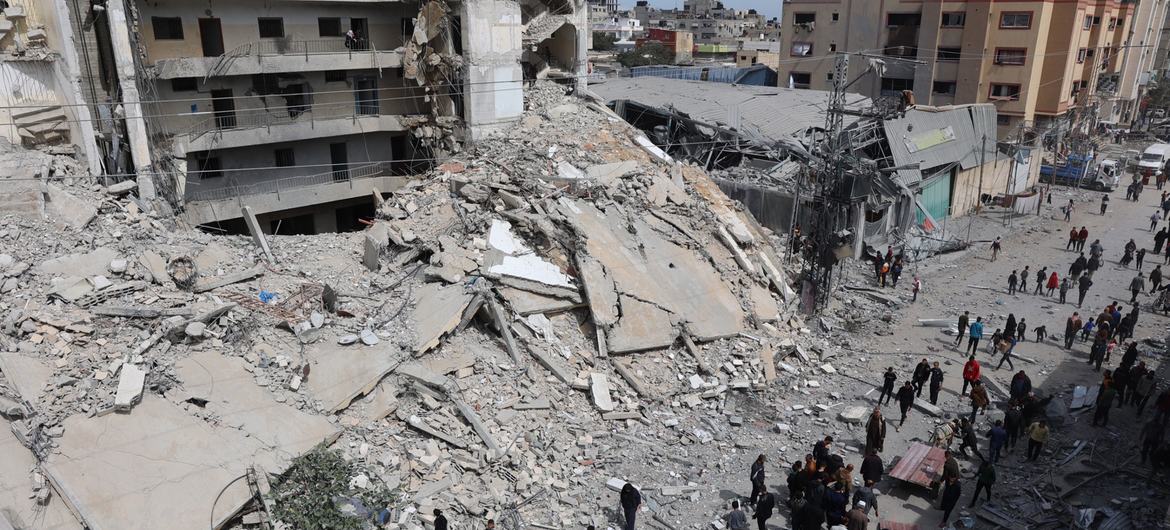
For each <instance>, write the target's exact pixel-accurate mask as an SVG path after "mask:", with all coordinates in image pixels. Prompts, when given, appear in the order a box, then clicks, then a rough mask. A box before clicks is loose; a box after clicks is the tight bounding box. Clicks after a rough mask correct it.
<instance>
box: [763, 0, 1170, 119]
mask: <svg viewBox="0 0 1170 530" xmlns="http://www.w3.org/2000/svg"><path fill="white" fill-rule="evenodd" d="M1148 1H1159V2H1160V1H1162V0H1148ZM1137 7H1138V6H1137V2H1132V1H1121V2H1119V1H1118V0H1045V1H1021V2H1004V1H987V0H983V1H972V2H945V1H937V0H934V1H932V0H919V1H910V0H887V1H884V2H877V1H873V0H787V1H786V2H785V7H784V20H783V29H782V30H781V35H782V38H783V42H782V46H781V55H782V58H781V64H780V69H779V71H778V74H779V82H780V84H781V85H786V86H789V87H793V88H814V89H821V90H828V89H831V88H832V85H833V79H832V76H833V61H834V55H835V52H837V51H849V52H861V53H866V54H869V55H872V56H873V57H874V58H876V59H875V60H872V61H871V60H865V59H862V58H857V57H855V58H854V60H851V61H850V70H849V77H850V80H854V79H856V78H858V77H861V76H862V74H864V77H862V78H861V79H860V80H858V81H856V82H855V83H854V84H853V86H852V87H851V88H850V90H852V91H857V92H860V93H862V94H865V95H867V96H870V97H874V98H876V97H879V96H882V95H896V94H899V93H900V92H901V91H903V90H912V91H913V92H914V96H915V101H916V102H917V103H919V104H929V105H950V104H966V103H994V104H995V106H996V110H997V124H998V125H999V130H1000V137H1001V138H1006V137H1009V136H1011V135H1012V133H1013V129H1015V127H1016V126H1017V125H1019V124H1020V123H1021V122H1029V123H1032V124H1034V125H1036V126H1038V127H1043V126H1045V125H1047V124H1049V123H1051V122H1052V121H1053V120H1054V119H1056V118H1059V117H1062V116H1065V115H1066V114H1067V113H1069V112H1070V111H1071V110H1074V109H1077V108H1078V107H1086V106H1089V105H1093V104H1096V103H1097V102H1096V101H1095V94H1094V91H1095V87H1097V83H1098V81H1099V79H1101V78H1102V77H1106V76H1115V75H1117V74H1119V73H1120V72H1121V70H1122V67H1123V63H1124V62H1125V61H1126V59H1127V58H1126V57H1123V54H1127V53H1131V50H1134V49H1137V48H1130V47H1126V35H1127V34H1128V33H1129V27H1130V25H1131V23H1132V22H1133V18H1134V13H1135V11H1136V10H1137ZM907 59H908V60H907ZM909 60H913V61H914V62H911V61H909ZM881 63H884V64H881ZM875 64H876V68H875ZM871 68H872V69H874V70H875V71H872V72H867V71H868V70H870V69H871Z"/></svg>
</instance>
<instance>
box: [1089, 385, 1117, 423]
mask: <svg viewBox="0 0 1170 530" xmlns="http://www.w3.org/2000/svg"><path fill="white" fill-rule="evenodd" d="M1116 398H1117V389H1116V388H1115V385H1102V388H1101V392H1100V393H1099V394H1097V403H1096V405H1095V406H1094V410H1093V426H1094V427H1096V426H1097V424H1098V422H1100V424H1101V426H1102V427H1108V426H1109V409H1111V408H1113V400H1114V399H1116Z"/></svg>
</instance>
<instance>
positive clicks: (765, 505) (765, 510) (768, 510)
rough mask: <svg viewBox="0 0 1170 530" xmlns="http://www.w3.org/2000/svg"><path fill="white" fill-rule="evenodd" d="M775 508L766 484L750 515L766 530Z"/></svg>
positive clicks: (773, 496) (761, 529)
mask: <svg viewBox="0 0 1170 530" xmlns="http://www.w3.org/2000/svg"><path fill="white" fill-rule="evenodd" d="M775 509H776V496H775V495H772V493H771V492H769V491H768V488H767V486H765V487H764V488H763V491H762V492H761V495H760V502H759V503H757V504H756V512H755V513H754V514H753V515H752V517H754V518H755V519H756V523H757V524H758V525H759V527H760V530H767V528H768V526H767V523H768V518H769V517H772V512H773V511H774V510H775ZM627 530H633V529H627Z"/></svg>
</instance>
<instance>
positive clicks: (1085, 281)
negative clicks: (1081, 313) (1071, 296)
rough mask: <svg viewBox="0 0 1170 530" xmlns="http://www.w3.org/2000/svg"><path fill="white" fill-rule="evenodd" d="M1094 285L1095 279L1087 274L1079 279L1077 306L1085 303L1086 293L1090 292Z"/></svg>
mask: <svg viewBox="0 0 1170 530" xmlns="http://www.w3.org/2000/svg"><path fill="white" fill-rule="evenodd" d="M1092 286H1093V280H1092V279H1091V278H1089V276H1088V275H1087V274H1086V275H1084V276H1081V278H1080V279H1079V280H1077V307H1078V308H1080V307H1081V305H1083V304H1084V303H1085V295H1086V294H1089V288H1090V287H1092Z"/></svg>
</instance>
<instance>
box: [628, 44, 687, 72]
mask: <svg viewBox="0 0 1170 530" xmlns="http://www.w3.org/2000/svg"><path fill="white" fill-rule="evenodd" d="M617 60H618V62H619V63H621V64H622V66H625V67H626V68H632V67H635V66H648V65H652V64H674V53H673V52H671V51H670V49H668V48H667V47H666V46H663V45H662V43H660V42H648V43H646V44H643V45H642V47H641V48H637V49H634V50H630V51H628V52H622V53H619V54H618V56H617Z"/></svg>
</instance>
